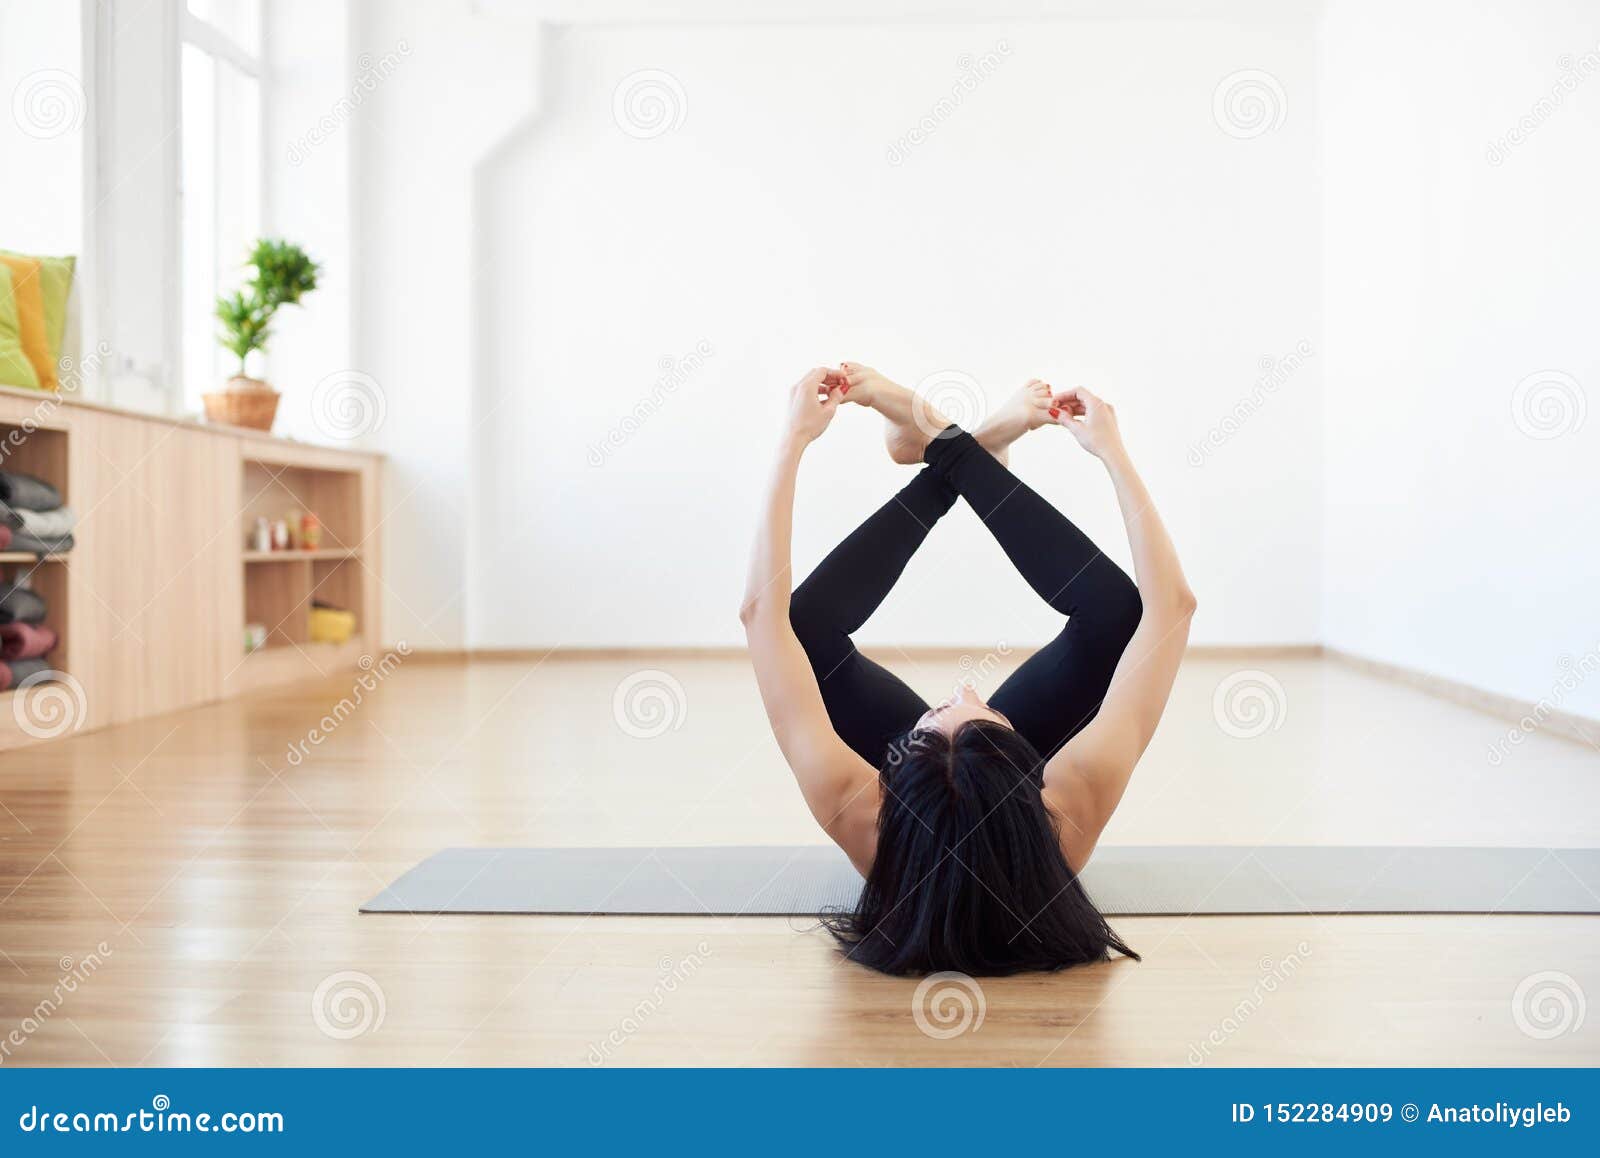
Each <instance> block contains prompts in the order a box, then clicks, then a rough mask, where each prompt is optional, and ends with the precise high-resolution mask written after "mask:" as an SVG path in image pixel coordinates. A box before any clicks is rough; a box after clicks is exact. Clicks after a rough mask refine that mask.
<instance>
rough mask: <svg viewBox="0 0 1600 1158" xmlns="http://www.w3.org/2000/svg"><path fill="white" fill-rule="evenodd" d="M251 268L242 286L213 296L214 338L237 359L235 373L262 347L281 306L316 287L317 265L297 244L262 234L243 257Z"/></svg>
mask: <svg viewBox="0 0 1600 1158" xmlns="http://www.w3.org/2000/svg"><path fill="white" fill-rule="evenodd" d="M246 264H248V265H250V266H251V267H252V268H254V270H255V274H254V276H252V277H251V279H250V280H249V281H248V282H246V283H245V287H244V289H242V290H238V291H236V292H234V293H232V294H225V295H223V296H222V297H219V298H218V299H217V311H216V313H217V320H218V321H219V322H221V323H222V332H221V333H220V334H219V335H218V341H220V342H221V343H222V347H223V349H225V350H228V351H231V352H232V353H233V354H234V356H235V357H237V358H238V359H239V373H240V374H241V375H243V374H244V372H245V359H246V358H248V357H249V355H250V351H251V350H264V349H266V347H267V339H269V338H270V337H272V318H273V315H274V314H276V313H277V312H278V309H279V308H280V307H281V306H286V305H299V304H300V299H301V298H302V297H304V296H305V295H306V294H308V293H310V292H311V291H312V290H314V289H316V288H317V274H318V273H319V272H320V271H321V268H322V267H321V266H319V265H318V264H317V263H316V262H314V261H312V260H311V258H310V257H309V256H307V254H306V251H305V250H303V249H301V248H300V247H299V246H298V245H292V244H290V243H289V242H287V241H279V240H276V239H274V238H270V237H263V238H261V239H260V240H258V241H257V242H256V244H255V248H254V249H252V250H251V251H250V256H249V258H248V259H247V261H246Z"/></svg>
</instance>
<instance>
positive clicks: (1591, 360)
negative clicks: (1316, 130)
mask: <svg viewBox="0 0 1600 1158" xmlns="http://www.w3.org/2000/svg"><path fill="white" fill-rule="evenodd" d="M1597 42H1600V13H1597V11H1596V9H1595V7H1594V5H1592V4H1575V3H1562V2H1556V0H1534V2H1530V3H1520V4H1518V5H1515V6H1509V5H1507V6H1496V7H1494V8H1493V10H1491V9H1490V7H1489V6H1471V5H1459V4H1453V3H1447V2H1446V0H1433V2H1414V3H1408V4H1405V5H1396V4H1391V3H1378V2H1363V0H1334V2H1333V3H1332V4H1330V6H1329V10H1328V13H1327V17H1326V21H1325V24H1324V26H1323V29H1322V43H1323V51H1322V62H1321V64H1322V89H1323V104H1324V109H1325V113H1326V130H1325V131H1326V148H1327V153H1326V158H1325V164H1324V169H1325V172H1326V180H1327V194H1326V220H1325V234H1324V237H1325V244H1326V271H1327V272H1326V283H1325V285H1326V289H1325V298H1326V301H1327V329H1326V335H1327V336H1326V339H1325V345H1326V347H1327V357H1326V359H1325V363H1324V370H1325V373H1326V375H1327V393H1326V399H1325V403H1326V404H1325V410H1324V413H1325V418H1326V423H1327V437H1326V454H1327V456H1328V472H1327V480H1326V487H1325V496H1326V528H1327V542H1326V548H1325V551H1324V558H1325V559H1326V562H1327V566H1326V573H1325V579H1324V585H1325V592H1326V598H1325V605H1324V635H1325V639H1326V641H1327V642H1328V643H1329V644H1331V645H1333V646H1335V647H1339V648H1343V649H1346V650H1349V651H1353V652H1357V653H1360V654H1363V655H1368V656H1373V657H1376V658H1380V659H1383V660H1387V661H1389V662H1393V663H1398V664H1402V665H1406V666H1410V667H1414V668H1418V669H1422V670H1425V671H1428V672H1432V673H1435V674H1439V675H1443V676H1446V677H1448V678H1451V679H1455V680H1459V681H1464V682H1466V683H1468V684H1472V685H1476V686H1479V687H1483V688H1486V689H1489V690H1491V691H1495V692H1499V693H1501V694H1506V695H1511V696H1516V697H1520V698H1523V699H1529V700H1537V699H1541V698H1543V699H1547V700H1550V701H1551V702H1553V703H1556V704H1557V706H1561V707H1565V708H1566V709H1567V710H1569V711H1579V712H1583V713H1586V714H1588V715H1590V716H1596V715H1600V675H1591V676H1589V678H1587V679H1586V680H1584V681H1583V682H1581V683H1580V684H1579V686H1578V687H1577V688H1576V689H1575V690H1573V691H1571V692H1568V691H1567V690H1565V689H1564V688H1563V687H1562V682H1563V676H1564V675H1565V674H1567V673H1568V672H1569V671H1570V670H1576V669H1580V668H1582V667H1583V666H1585V665H1584V657H1585V656H1588V657H1590V658H1589V661H1588V665H1587V666H1589V668H1590V669H1591V670H1593V666H1594V665H1595V664H1596V663H1597V662H1600V652H1597V648H1600V615H1597V614H1596V599H1595V595H1596V584H1597V581H1600V534H1597V526H1600V524H1597V521H1596V512H1597V510H1600V414H1593V413H1590V414H1588V416H1587V420H1586V421H1583V422H1582V424H1581V426H1579V425H1577V419H1578V417H1579V416H1580V415H1581V414H1582V413H1583V411H1584V410H1585V409H1589V408H1593V407H1594V406H1596V405H1600V395H1597V393H1596V391H1597V389H1600V346H1597V345H1596V342H1595V332H1596V325H1597V319H1600V280H1597V276H1596V271H1597V270H1600V215H1597V214H1596V213H1595V189H1596V188H1597V187H1600V151H1597V149H1596V142H1597V141H1600V44H1597ZM1585 54H1590V55H1589V60H1588V61H1587V62H1585V61H1584V59H1583V58H1584V56H1585ZM1563 65H1565V66H1566V67H1563ZM1580 71H1581V72H1583V73H1585V74H1586V79H1582V80H1578V81H1576V83H1575V84H1573V87H1572V88H1571V89H1570V90H1568V89H1566V88H1564V87H1562V88H1560V89H1559V91H1560V93H1561V99H1560V100H1559V102H1558V101H1557V100H1555V99H1554V98H1553V97H1552V93H1553V92H1556V91H1558V86H1561V85H1562V81H1563V77H1566V78H1567V82H1568V83H1569V84H1572V83H1573V79H1574V78H1575V77H1576V76H1577V75H1578V74H1579V72H1580ZM1542 97H1551V99H1550V101H1549V102H1548V103H1547V104H1546V105H1544V106H1542V107H1540V108H1538V109H1536V108H1535V106H1536V105H1537V104H1538V102H1539V101H1540V99H1541V98H1542ZM1524 118H1528V119H1527V120H1526V121H1524V120H1523V119H1524ZM1519 122H1521V123H1522V124H1523V127H1522V128H1520V129H1519ZM1530 129H1531V131H1530ZM1513 130H1517V132H1518V135H1519V136H1521V138H1522V140H1521V143H1520V144H1513V143H1511V142H1510V141H1508V140H1507V139H1506V138H1507V137H1508V134H1510V133H1512V131H1513ZM1547 370H1554V371H1558V372H1560V373H1561V374H1564V375H1567V376H1569V377H1567V378H1549V377H1548V376H1546V378H1547V385H1548V388H1547V389H1546V388H1533V393H1534V397H1535V398H1539V397H1542V399H1543V402H1542V404H1541V403H1540V402H1538V401H1530V400H1529V399H1528V398H1527V397H1526V395H1525V394H1523V393H1519V392H1518V383H1519V382H1521V381H1523V380H1524V379H1525V378H1526V377H1528V376H1529V375H1538V374H1539V372H1541V371H1547ZM1536 381H1537V379H1536ZM1541 405H1542V406H1544V407H1547V409H1541ZM1574 427H1576V428H1575V429H1574ZM1562 431H1565V433H1560V432H1562ZM1530 432H1532V434H1556V435H1557V436H1555V437H1546V438H1540V437H1533V436H1531V434H1530ZM1564 657H1565V658H1564Z"/></svg>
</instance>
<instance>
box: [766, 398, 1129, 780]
mask: <svg viewBox="0 0 1600 1158" xmlns="http://www.w3.org/2000/svg"><path fill="white" fill-rule="evenodd" d="M923 459H924V461H925V462H926V463H927V464H928V465H927V466H926V467H925V468H924V469H923V470H922V471H921V472H920V473H919V474H918V475H917V477H916V478H915V479H913V480H912V481H911V482H910V484H908V485H907V486H906V487H905V489H903V490H902V491H901V492H900V493H899V494H897V495H895V496H894V498H892V499H890V500H889V501H888V502H887V503H885V504H884V505H883V506H882V507H880V508H878V510H877V512H876V513H874V514H873V515H872V516H871V517H870V518H869V519H867V521H866V522H864V523H862V524H861V525H860V526H859V527H857V528H856V529H855V530H854V531H852V532H851V533H850V536H849V537H848V538H846V539H845V541H844V542H842V543H840V544H839V545H838V546H837V547H835V548H834V549H833V551H832V552H831V553H830V554H829V555H828V557H827V558H826V559H824V560H823V561H822V562H821V563H820V564H818V565H817V569H816V570H815V571H813V572H812V573H811V575H810V577H809V578H808V579H806V581H805V582H804V583H802V584H801V585H800V587H799V589H798V590H797V591H796V592H795V593H794V599H793V601H792V603H791V605H790V612H789V618H790V622H791V623H792V624H793V625H794V630H795V634H796V635H797V636H799V638H800V644H801V646H802V647H804V648H805V652H806V658H807V659H809V660H810V661H811V670H812V671H813V672H814V673H816V677H817V684H818V686H819V687H820V688H821V689H822V701H823V703H824V704H825V705H826V706H827V709H828V718H829V720H831V721H832V723H833V728H834V731H836V732H837V733H838V734H839V737H840V739H842V740H844V742H845V743H846V744H848V745H849V746H850V747H851V749H853V750H854V751H855V752H856V754H857V755H859V756H860V757H861V758H862V759H864V760H866V761H867V762H868V763H870V764H872V765H873V766H874V767H878V766H881V764H882V762H883V758H884V756H885V754H886V753H887V751H888V748H889V745H890V744H891V743H892V742H893V741H894V740H896V739H898V738H899V737H900V736H903V735H904V734H905V733H906V732H908V731H909V730H910V729H911V728H912V727H913V726H914V725H915V724H916V722H917V719H918V717H920V716H921V715H922V714H923V713H924V712H926V711H927V710H928V704H927V703H926V702H925V701H924V700H923V699H922V697H921V696H919V695H917V693H916V692H914V691H912V690H911V689H910V688H909V687H907V686H906V685H905V684H904V683H903V682H902V681H901V680H900V679H899V678H898V677H897V676H895V675H893V674H892V673H890V672H889V671H888V670H887V669H886V668H884V667H881V666H880V665H878V664H876V663H873V662H872V661H871V660H870V659H868V658H867V657H866V656H864V655H862V654H861V653H860V652H859V651H857V650H856V646H855V644H854V643H853V642H852V641H851V639H850V634H851V632H853V631H855V630H856V629H857V628H859V627H860V626H861V625H862V624H863V623H865V622H866V621H867V617H868V616H870V615H871V614H872V613H873V612H874V611H876V610H877V608H878V605H879V604H880V603H882V602H883V600H884V597H885V596H887V595H888V594H889V591H890V589H891V588H892V587H893V586H894V585H895V581H896V580H898V579H899V578H900V574H901V572H903V571H904V570H905V567H906V564H907V563H908V562H910V560H911V556H912V555H913V554H915V553H916V550H917V548H918V547H920V546H921V545H922V541H923V539H925V538H926V537H927V534H928V532H929V531H930V530H931V529H932V528H933V524H934V523H936V522H938V521H939V517H940V516H941V515H943V514H944V513H945V512H946V511H948V510H949V509H950V508H951V507H952V506H953V505H954V504H955V501H956V497H957V496H958V495H959V496H960V497H961V498H964V499H966V500H967V503H968V505H970V506H971V507H972V509H973V510H974V511H976V512H977V514H978V517H979V518H980V519H982V520H983V523H984V526H986V527H988V528H989V531H990V533H991V534H993V535H994V537H995V539H996V540H997V541H998V542H999V544H1000V546H1001V548H1002V549H1003V550H1004V551H1005V553H1006V554H1007V555H1008V556H1009V557H1010V559H1011V562H1012V563H1013V564H1015V566H1016V568H1017V570H1018V571H1019V572H1020V573H1021V575H1022V577H1023V578H1024V579H1026V580H1027V581H1028V585H1029V586H1031V587H1032V588H1033V589H1034V591H1036V592H1038V594H1039V597H1040V598H1041V599H1043V600H1044V601H1045V602H1046V603H1048V604H1049V605H1050V606H1051V607H1053V608H1055V609H1056V610H1057V611H1059V612H1060V613H1061V614H1062V615H1065V616H1067V617H1068V619H1067V625H1066V627H1064V628H1063V629H1062V630H1061V633H1060V634H1059V635H1057V636H1056V637H1055V638H1054V639H1053V640H1051V641H1050V642H1049V643H1047V644H1046V645H1045V646H1044V647H1042V648H1040V649H1039V651H1038V652H1037V653H1035V654H1034V655H1033V656H1032V657H1031V658H1030V659H1029V660H1028V661H1027V662H1026V663H1024V664H1023V665H1022V666H1021V667H1020V668H1018V669H1017V670H1016V671H1015V672H1013V673H1012V674H1011V677H1010V678H1009V679H1007V680H1006V682H1005V683H1003V684H1002V685H1000V688H999V690H998V691H996V692H995V694H994V695H993V696H992V697H991V698H990V700H989V704H990V706H991V707H993V708H994V709H995V710H996V711H998V712H1001V713H1002V714H1004V715H1005V716H1006V717H1008V718H1009V719H1010V720H1011V723H1012V725H1013V726H1014V727H1015V728H1016V729H1017V731H1018V732H1020V733H1021V734H1022V736H1023V737H1024V738H1025V739H1026V740H1027V741H1028V742H1029V743H1031V744H1032V745H1033V746H1034V747H1035V748H1037V749H1038V751H1039V753H1040V755H1041V756H1044V757H1046V758H1048V757H1050V756H1051V755H1053V754H1054V753H1055V751H1056V750H1057V749H1058V748H1060V747H1061V745H1063V744H1065V743H1066V742H1067V741H1068V740H1070V739H1071V738H1072V737H1073V736H1074V735H1076V734H1077V732H1078V730H1079V729H1081V728H1082V727H1083V726H1084V725H1085V724H1087V723H1088V722H1089V721H1090V720H1092V719H1093V718H1094V714H1095V712H1097V711H1098V710H1099V708H1100V701H1101V700H1102V699H1103V698H1104V697H1105V694H1106V688H1107V687H1109V686H1110V684H1111V674H1112V672H1113V671H1115V670H1116V666H1117V661H1118V660H1119V659H1120V658H1121V657H1122V652H1123V649H1125V648H1126V647H1127V646H1128V640H1129V638H1130V637H1131V636H1132V635H1133V631H1134V628H1135V627H1137V626H1138V625H1139V615H1140V613H1141V604H1140V601H1139V591H1138V589H1137V588H1136V587H1135V586H1134V585H1133V581H1132V580H1130V579H1129V578H1128V576H1127V574H1126V573H1125V572H1124V571H1123V570H1122V568H1120V567H1118V566H1117V565H1116V564H1115V563H1113V562H1112V561H1111V560H1110V559H1108V558H1106V557H1105V556H1104V555H1102V554H1101V553H1100V550H1099V548H1097V547H1096V546H1095V545H1094V544H1093V543H1092V542H1090V541H1089V538H1088V536H1087V535H1085V534H1084V533H1083V532H1082V531H1080V530H1078V528H1077V527H1075V526H1073V525H1072V523H1071V522H1070V521H1069V520H1068V519H1067V518H1066V517H1065V516H1064V515H1062V514H1061V513H1060V512H1059V511H1057V510H1056V509H1055V508H1054V507H1052V506H1051V505H1050V504H1049V503H1048V502H1046V501H1045V500H1044V499H1043V498H1042V497H1040V495H1039V494H1038V493H1037V492H1035V491H1034V490H1033V489H1032V488H1030V487H1029V486H1028V485H1027V484H1026V483H1023V482H1021V481H1020V480H1019V479H1018V478H1017V477H1016V476H1015V475H1014V474H1012V473H1011V472H1010V471H1009V470H1007V469H1006V468H1005V467H1004V466H1002V465H1001V463H1000V462H999V460H998V459H996V458H995V457H994V456H993V455H991V454H990V453H989V452H988V451H986V450H984V449H983V447H981V446H979V445H978V442H977V440H976V439H974V438H973V437H972V435H970V434H967V433H966V432H964V431H961V430H959V429H957V428H955V427H951V428H949V429H948V430H947V431H946V432H945V433H944V434H943V435H941V436H940V437H938V438H936V439H934V440H933V442H932V443H931V444H929V446H928V449H927V452H926V453H925V454H924V455H923Z"/></svg>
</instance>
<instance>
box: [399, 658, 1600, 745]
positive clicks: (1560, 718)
mask: <svg viewBox="0 0 1600 1158" xmlns="http://www.w3.org/2000/svg"><path fill="white" fill-rule="evenodd" d="M863 650H865V651H867V652H869V653H871V654H873V655H876V656H879V657H884V656H895V655H899V656H903V657H905V658H907V659H912V660H928V661H938V660H960V659H961V658H963V657H971V656H974V655H982V654H986V653H988V652H991V651H993V650H994V647H993V645H992V644H974V645H972V646H969V647H952V646H948V645H931V646H930V645H928V644H915V645H910V646H907V645H900V644H867V645H866V646H865V647H864V649H863ZM1029 654H1031V650H1030V649H1028V648H1013V649H1012V650H1011V652H1009V653H1008V658H1009V657H1011V656H1015V657H1016V658H1017V660H1018V661H1019V662H1020V661H1021V660H1022V659H1025V658H1027V656H1028V655H1029ZM1188 655H1189V657H1190V658H1192V659H1201V660H1223V661H1227V662H1235V663H1250V662H1268V661H1272V660H1296V659H1318V658H1324V657H1325V658H1327V659H1331V660H1334V661H1336V662H1338V663H1341V664H1344V665H1346V666H1348V667H1351V668H1354V669H1356V670H1357V671H1361V672H1364V673H1365V674H1367V675H1371V676H1377V677H1378V678H1380V679H1387V680H1392V681H1393V682H1395V683H1399V684H1404V685H1405V686H1407V687H1410V688H1415V689H1416V690H1417V691H1421V692H1425V693H1427V694H1428V695H1432V696H1436V697H1438V698H1439V699H1443V700H1448V701H1450V702H1451V703H1454V704H1460V705H1461V706H1463V707H1467V708H1472V709H1474V710H1476V711H1479V712H1483V713H1485V714H1487V715H1491V716H1494V717H1495V718H1496V719H1499V720H1503V721H1504V722H1505V723H1507V724H1508V725H1511V726H1512V727H1515V728H1520V729H1521V730H1522V731H1524V732H1532V731H1542V732H1546V733H1549V734H1551V735H1556V736H1562V737H1565V738H1566V739H1569V740H1577V741H1579V742H1580V743H1585V744H1589V745H1591V746H1594V747H1596V748H1600V720H1596V719H1591V718H1590V717H1588V716H1582V715H1578V714H1576V713H1573V712H1565V711H1561V710H1559V709H1556V708H1552V707H1550V706H1549V705H1548V704H1544V703H1540V702H1537V701H1532V700H1522V699H1517V698H1516V697H1515V696H1506V695H1501V694H1499V693H1497V692H1491V691H1486V690H1484V689H1483V688H1479V687H1475V686H1473V685H1471V684H1466V683H1462V682H1460V681H1459V680H1452V679H1447V678H1446V677H1444V676H1438V675H1433V674H1431V673H1429V672H1424V671H1420V670H1418V669H1416V668H1410V667H1405V666H1403V665H1401V664H1394V663H1387V662H1385V661H1383V660H1377V659H1372V658H1370V657H1368V656H1364V655H1357V654H1356V653H1354V652H1348V651H1342V650H1340V649H1338V648H1333V647H1327V646H1325V645H1323V644H1319V643H1269V644H1232V643H1209V644H1208V643H1199V644H1192V645H1191V646H1190V647H1189V650H1188ZM744 656H745V648H744V647H743V646H741V645H738V644H717V645H709V646H697V647H685V646H671V647H506V648H457V649H439V650H426V649H421V648H419V649H415V650H413V651H412V652H411V654H410V656H409V657H408V662H411V663H465V662H468V661H471V662H473V663H540V662H543V661H545V660H549V659H558V658H559V659H561V660H563V661H572V660H596V661H609V662H616V661H618V660H640V659H643V658H646V657H648V659H650V660H652V661H656V662H667V661H671V660H711V659H743V658H744Z"/></svg>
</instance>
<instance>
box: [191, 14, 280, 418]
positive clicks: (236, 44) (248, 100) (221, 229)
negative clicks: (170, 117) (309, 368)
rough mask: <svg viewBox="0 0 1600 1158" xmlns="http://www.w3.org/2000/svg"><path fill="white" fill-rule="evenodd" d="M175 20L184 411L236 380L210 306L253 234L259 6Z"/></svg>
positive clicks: (238, 272) (235, 282)
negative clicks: (180, 167) (180, 164)
mask: <svg viewBox="0 0 1600 1158" xmlns="http://www.w3.org/2000/svg"><path fill="white" fill-rule="evenodd" d="M181 21H182V25H181V27H182V40H183V45H182V53H183V58H182V73H181V81H180V83H181V84H182V105H181V107H182V116H183V146H182V151H183V170H182V177H181V180H182V186H181V191H180V196H181V201H180V205H181V211H180V216H181V229H182V243H183V257H182V269H183V307H182V308H183V408H184V409H185V410H186V411H193V410H199V409H200V408H201V400H200V396H201V395H202V394H207V393H210V392H211V391H213V390H219V389H221V388H222V384H223V382H224V381H226V379H228V378H230V377H231V376H233V375H234V374H237V373H238V372H239V363H238V360H237V359H236V358H235V357H234V356H233V355H232V354H230V353H229V352H228V351H226V350H224V349H223V348H222V347H221V346H220V345H218V344H217V321H216V314H215V307H216V300H217V296H218V295H219V294H222V293H232V292H233V291H234V290H235V289H237V288H239V286H240V284H241V282H242V281H243V278H244V260H245V257H246V255H247V254H248V252H249V249H250V247H251V245H252V243H253V242H254V241H255V239H256V237H257V236H258V235H259V234H260V232H261V189H262V172H261V169H262V164H261V162H262V158H261V151H262V120H261V118H262V113H261V108H262V103H261V102H262V93H261V86H262V80H263V76H264V74H265V69H264V67H263V64H262V59H261V4H260V0H188V8H187V9H186V10H185V11H184V12H183V13H182V16H181ZM259 356H260V355H252V357H253V358H254V357H259ZM250 372H251V373H252V374H260V373H261V368H260V367H259V366H256V365H253V364H252V365H251V366H250Z"/></svg>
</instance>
